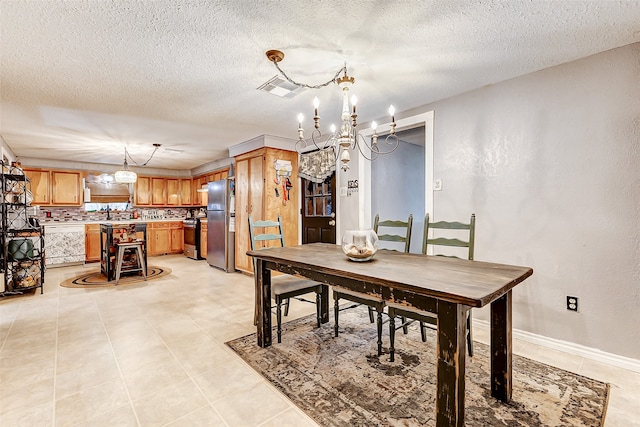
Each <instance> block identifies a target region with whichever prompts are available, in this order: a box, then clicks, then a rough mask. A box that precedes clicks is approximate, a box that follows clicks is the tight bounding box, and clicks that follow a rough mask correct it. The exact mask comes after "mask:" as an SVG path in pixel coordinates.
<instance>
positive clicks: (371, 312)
mask: <svg viewBox="0 0 640 427" xmlns="http://www.w3.org/2000/svg"><path fill="white" fill-rule="evenodd" d="M367 308H368V309H369V321H370V322H371V323H373V322H375V320H374V319H373V308H371V307H367Z"/></svg>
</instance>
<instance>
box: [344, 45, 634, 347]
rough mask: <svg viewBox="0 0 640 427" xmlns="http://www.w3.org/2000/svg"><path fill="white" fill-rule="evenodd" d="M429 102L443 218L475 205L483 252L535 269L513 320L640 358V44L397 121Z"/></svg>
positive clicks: (486, 257)
mask: <svg viewBox="0 0 640 427" xmlns="http://www.w3.org/2000/svg"><path fill="white" fill-rule="evenodd" d="M430 110H434V111H435V121H434V126H435V138H434V174H435V177H436V178H442V179H443V180H444V186H443V191H439V192H435V193H434V198H435V200H434V209H435V211H434V217H435V219H436V220H437V219H440V218H442V219H445V218H451V217H453V218H464V217H466V216H467V215H468V214H469V213H470V212H475V213H476V215H477V232H476V251H475V255H476V259H477V260H482V261H494V262H503V263H509V264H517V265H525V266H530V267H533V269H534V274H533V276H532V277H531V278H529V279H527V280H526V281H525V282H524V283H523V284H521V285H519V286H518V287H516V288H515V290H514V306H513V324H514V328H517V329H521V330H525V331H529V332H532V333H534V334H539V335H543V336H547V337H551V338H555V339H559V340H564V341H569V342H574V343H577V344H580V345H584V346H587V347H591V348H596V349H600V350H603V351H605V352H609V353H614V354H617V355H621V356H626V357H631V358H635V359H640V339H638V331H640V43H636V44H633V45H629V46H625V47H622V48H618V49H614V50H611V51H608V52H604V53H601V54H598V55H594V56H591V57H588V58H585V59H581V60H578V61H574V62H571V63H568V64H563V65H560V66H557V67H553V68H550V69H546V70H542V71H539V72H536V73H532V74H529V75H526V76H523V77H519V78H516V79H513V80H509V81H506V82H502V83H499V84H496V85H492V86H489V87H486V88H483V89H480V90H477V91H473V92H469V93H466V94H463V95H460V96H457V97H454V98H450V99H447V100H443V101H440V102H437V103H433V104H430V105H425V106H423V107H420V108H417V109H414V110H412V111H407V112H404V113H402V114H396V117H398V116H400V117H405V116H408V115H414V114H418V113H420V112H425V111H430ZM350 209H353V207H350ZM341 214H342V212H341ZM567 295H572V296H577V297H579V312H577V313H575V312H571V311H568V310H566V300H565V297H566V296H567ZM488 314H489V311H488V309H486V308H485V309H482V310H474V316H475V317H477V318H481V319H486V320H488Z"/></svg>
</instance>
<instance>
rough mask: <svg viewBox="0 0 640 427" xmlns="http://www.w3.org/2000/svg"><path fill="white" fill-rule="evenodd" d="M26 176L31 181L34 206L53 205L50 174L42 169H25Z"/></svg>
mask: <svg viewBox="0 0 640 427" xmlns="http://www.w3.org/2000/svg"><path fill="white" fill-rule="evenodd" d="M24 174H25V175H26V176H27V178H29V181H31V192H32V193H33V201H32V202H31V204H33V205H49V204H50V203H51V191H50V185H49V183H50V179H49V176H50V172H49V171H48V170H42V169H24Z"/></svg>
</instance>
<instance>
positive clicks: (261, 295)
mask: <svg viewBox="0 0 640 427" xmlns="http://www.w3.org/2000/svg"><path fill="white" fill-rule="evenodd" d="M255 286H256V308H257V311H258V325H257V328H258V330H257V335H258V345H259V346H260V347H269V346H270V345H271V270H268V269H266V268H265V266H264V261H262V260H261V259H260V258H257V259H256V263H255Z"/></svg>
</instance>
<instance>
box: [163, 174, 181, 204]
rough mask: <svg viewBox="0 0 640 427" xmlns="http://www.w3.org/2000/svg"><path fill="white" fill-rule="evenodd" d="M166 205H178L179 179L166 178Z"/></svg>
mask: <svg viewBox="0 0 640 427" xmlns="http://www.w3.org/2000/svg"><path fill="white" fill-rule="evenodd" d="M166 183H167V184H166V185H167V206H180V180H179V179H176V178H167V179H166Z"/></svg>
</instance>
